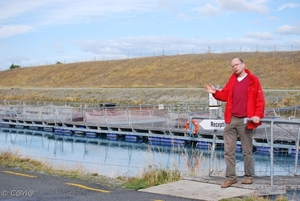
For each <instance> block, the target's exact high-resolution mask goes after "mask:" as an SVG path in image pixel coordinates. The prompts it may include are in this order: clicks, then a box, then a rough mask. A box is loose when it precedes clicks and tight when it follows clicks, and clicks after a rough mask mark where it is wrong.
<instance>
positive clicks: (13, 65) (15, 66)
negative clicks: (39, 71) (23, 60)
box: [9, 64, 21, 69]
mask: <svg viewBox="0 0 300 201" xmlns="http://www.w3.org/2000/svg"><path fill="white" fill-rule="evenodd" d="M14 68H21V66H19V65H15V64H11V65H10V67H9V69H14Z"/></svg>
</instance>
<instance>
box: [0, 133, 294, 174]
mask: <svg viewBox="0 0 300 201" xmlns="http://www.w3.org/2000/svg"><path fill="white" fill-rule="evenodd" d="M86 140H88V139H87V138H80V137H77V138H74V137H68V138H64V137H63V136H57V135H54V134H53V133H51V132H45V131H35V130H26V129H13V128H1V129H0V147H1V148H0V151H7V150H11V151H18V153H19V154H21V155H22V156H23V157H30V158H34V159H37V160H40V161H42V162H46V163H47V164H49V165H52V166H54V167H56V168H73V169H74V168H76V169H78V168H80V169H81V170H83V171H87V172H92V173H98V174H100V175H105V176H111V177H116V176H135V175H138V174H139V173H141V172H142V171H143V170H145V169H146V168H147V167H148V166H149V165H151V166H158V167H160V166H161V167H167V168H172V169H173V168H177V169H178V170H179V171H180V172H181V173H182V175H193V176H207V175H208V174H209V164H210V151H209V150H208V149H207V148H199V147H198V148H192V146H191V145H182V144H174V145H171V144H168V145H166V144H164V145H162V144H156V145H155V144H149V143H147V142H145V141H142V140H139V141H137V142H126V141H125V140H124V139H123V140H117V139H114V140H108V139H106V138H97V139H92V141H90V142H87V141H86ZM254 160H255V174H256V175H259V176H260V175H270V157H269V156H268V155H259V154H254ZM223 161H224V160H223V150H221V149H220V150H218V149H217V150H215V157H214V167H213V172H214V175H219V176H222V175H224V170H225V165H224V162H223ZM237 161H240V162H238V164H237V173H238V175H243V171H242V170H243V165H244V164H243V156H242V153H239V152H237ZM274 165H275V167H274V168H275V175H287V174H290V173H293V171H294V169H293V168H294V158H293V157H290V156H277V157H275V164H274Z"/></svg>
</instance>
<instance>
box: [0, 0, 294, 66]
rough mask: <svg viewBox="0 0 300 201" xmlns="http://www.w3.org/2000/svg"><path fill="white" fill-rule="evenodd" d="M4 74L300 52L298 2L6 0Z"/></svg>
mask: <svg viewBox="0 0 300 201" xmlns="http://www.w3.org/2000/svg"><path fill="white" fill-rule="evenodd" d="M0 7H1V12H0V70H6V69H8V68H9V67H10V65H11V64H12V63H13V64H15V65H20V66H21V67H26V66H36V65H47V64H53V63H56V62H58V61H59V62H62V63H70V62H79V61H92V60H114V59H126V58H135V57H144V56H153V55H154V56H159V55H162V54H164V55H175V54H191V53H195V54H202V53H207V52H208V51H210V52H212V53H222V52H238V51H244V52H245V51H247V52H253V51H256V50H258V51H262V52H264V51H274V50H276V51H290V50H293V51H296V50H300V2H299V1H298V0H287V1H286V0H211V1H208V0H151V1H150V0H28V1H24V0H10V1H6V0H0Z"/></svg>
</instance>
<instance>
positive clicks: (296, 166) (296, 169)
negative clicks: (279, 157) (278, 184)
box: [294, 126, 300, 176]
mask: <svg viewBox="0 0 300 201" xmlns="http://www.w3.org/2000/svg"><path fill="white" fill-rule="evenodd" d="M299 139H300V126H298V138H297V140H296V146H295V148H296V150H295V151H296V152H295V154H296V155H295V168H294V176H296V175H298V155H299Z"/></svg>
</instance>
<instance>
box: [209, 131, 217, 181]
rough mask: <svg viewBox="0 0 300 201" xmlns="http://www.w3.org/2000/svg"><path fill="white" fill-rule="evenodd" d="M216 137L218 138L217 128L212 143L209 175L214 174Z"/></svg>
mask: <svg viewBox="0 0 300 201" xmlns="http://www.w3.org/2000/svg"><path fill="white" fill-rule="evenodd" d="M216 138H217V130H214V135H213V142H212V145H211V152H210V164H209V176H212V173H213V166H214V154H215V148H216Z"/></svg>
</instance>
